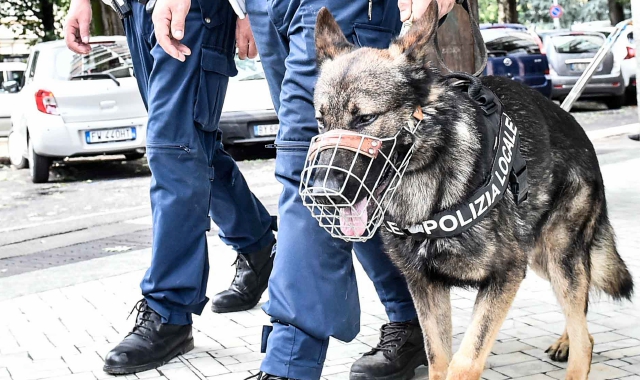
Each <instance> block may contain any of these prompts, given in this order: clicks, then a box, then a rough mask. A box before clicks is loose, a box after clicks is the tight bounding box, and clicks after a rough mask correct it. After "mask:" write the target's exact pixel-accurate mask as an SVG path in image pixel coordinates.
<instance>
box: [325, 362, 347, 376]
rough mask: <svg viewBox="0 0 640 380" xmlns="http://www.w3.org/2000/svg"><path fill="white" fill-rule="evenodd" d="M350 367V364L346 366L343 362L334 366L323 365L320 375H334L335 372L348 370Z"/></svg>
mask: <svg viewBox="0 0 640 380" xmlns="http://www.w3.org/2000/svg"><path fill="white" fill-rule="evenodd" d="M350 369H351V366H348V365H345V364H339V365H334V366H327V365H325V366H324V368H323V369H322V375H321V376H329V375H334V374H336V373H342V372H348V371H349V370H350Z"/></svg>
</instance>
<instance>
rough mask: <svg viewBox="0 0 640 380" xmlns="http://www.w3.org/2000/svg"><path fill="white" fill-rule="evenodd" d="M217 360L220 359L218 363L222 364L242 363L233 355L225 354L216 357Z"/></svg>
mask: <svg viewBox="0 0 640 380" xmlns="http://www.w3.org/2000/svg"><path fill="white" fill-rule="evenodd" d="M216 360H217V361H218V363H220V364H222V365H229V364H238V363H240V362H239V361H237V360H236V359H234V358H233V356H224V357H221V358H216Z"/></svg>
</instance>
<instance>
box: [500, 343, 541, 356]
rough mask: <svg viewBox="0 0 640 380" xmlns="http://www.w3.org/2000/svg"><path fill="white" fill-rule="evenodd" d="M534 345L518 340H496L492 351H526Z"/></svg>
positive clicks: (505, 352) (501, 352) (504, 352)
mask: <svg viewBox="0 0 640 380" xmlns="http://www.w3.org/2000/svg"><path fill="white" fill-rule="evenodd" d="M533 348H534V347H533V346H530V345H528V344H526V343H522V342H520V341H518V340H510V341H508V342H496V343H494V344H493V348H491V352H493V353H494V354H496V355H500V354H510V353H512V352H516V351H525V350H530V349H533Z"/></svg>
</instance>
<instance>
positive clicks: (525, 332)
mask: <svg viewBox="0 0 640 380" xmlns="http://www.w3.org/2000/svg"><path fill="white" fill-rule="evenodd" d="M500 332H501V333H503V334H506V335H509V336H512V337H514V338H518V339H520V340H523V339H527V338H537V337H540V336H545V335H549V331H545V330H543V329H542V328H538V327H533V326H526V327H517V328H514V329H508V330H500Z"/></svg>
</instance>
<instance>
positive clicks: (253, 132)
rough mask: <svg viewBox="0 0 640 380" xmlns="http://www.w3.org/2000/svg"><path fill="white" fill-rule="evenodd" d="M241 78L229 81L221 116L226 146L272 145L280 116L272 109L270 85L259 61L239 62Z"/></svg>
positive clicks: (237, 61) (237, 62) (239, 76)
mask: <svg viewBox="0 0 640 380" xmlns="http://www.w3.org/2000/svg"><path fill="white" fill-rule="evenodd" d="M236 66H237V68H238V75H236V76H235V77H232V78H230V79H229V86H228V88H227V95H226V97H225V100H224V106H223V107H222V115H221V117H220V130H221V131H222V142H223V143H224V144H225V145H236V146H237V145H250V144H264V143H270V142H273V140H274V139H275V137H276V134H277V133H278V128H279V121H278V116H277V115H276V112H275V110H274V108H273V102H272V101H271V96H270V94H269V85H268V84H267V80H266V79H265V76H264V71H263V69H262V63H261V61H260V59H259V58H256V59H247V60H242V61H241V60H240V59H238V58H237V56H236Z"/></svg>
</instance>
